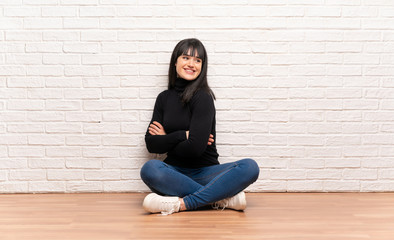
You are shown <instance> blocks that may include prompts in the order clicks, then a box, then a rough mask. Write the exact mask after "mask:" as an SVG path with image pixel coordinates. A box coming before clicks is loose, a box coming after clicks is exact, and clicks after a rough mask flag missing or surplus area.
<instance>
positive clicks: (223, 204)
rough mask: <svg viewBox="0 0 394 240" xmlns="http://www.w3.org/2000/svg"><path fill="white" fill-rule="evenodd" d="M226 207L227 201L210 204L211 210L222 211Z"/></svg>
mask: <svg viewBox="0 0 394 240" xmlns="http://www.w3.org/2000/svg"><path fill="white" fill-rule="evenodd" d="M227 206H228V200H227V199H223V200H221V201H218V202H215V203H213V204H212V208H213V209H215V210H219V208H221V210H222V211H223V210H224V209H225V208H226V207H227Z"/></svg>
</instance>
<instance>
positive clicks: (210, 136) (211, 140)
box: [186, 131, 215, 145]
mask: <svg viewBox="0 0 394 240" xmlns="http://www.w3.org/2000/svg"><path fill="white" fill-rule="evenodd" d="M186 139H189V131H186ZM214 141H215V140H214V139H213V135H212V134H209V139H208V145H212V143H213V142H214Z"/></svg>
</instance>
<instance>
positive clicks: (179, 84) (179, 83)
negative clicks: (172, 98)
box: [174, 78, 190, 92]
mask: <svg viewBox="0 0 394 240" xmlns="http://www.w3.org/2000/svg"><path fill="white" fill-rule="evenodd" d="M189 83H190V81H187V80H185V79H183V78H177V79H176V80H175V86H174V89H175V91H177V92H183V91H184V90H185V88H186V87H187V85H189Z"/></svg>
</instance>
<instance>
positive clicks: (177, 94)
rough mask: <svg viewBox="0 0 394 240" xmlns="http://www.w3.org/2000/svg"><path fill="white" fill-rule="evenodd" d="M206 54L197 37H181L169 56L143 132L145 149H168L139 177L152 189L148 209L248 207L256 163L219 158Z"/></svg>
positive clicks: (165, 212)
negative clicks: (160, 89)
mask: <svg viewBox="0 0 394 240" xmlns="http://www.w3.org/2000/svg"><path fill="white" fill-rule="evenodd" d="M207 67H208V58H207V53H206V50H205V47H204V46H203V44H202V43H201V42H200V41H199V40H197V39H193V38H192V39H185V40H182V41H180V42H179V43H178V44H177V45H176V46H175V49H174V51H173V53H172V56H171V62H170V66H169V72H168V80H169V82H168V90H166V91H163V92H162V93H160V94H159V95H158V97H157V99H156V103H155V107H154V111H153V117H152V120H151V122H150V124H149V127H148V130H147V132H146V135H145V142H146V146H147V148H148V151H149V152H151V153H167V158H166V159H165V160H164V162H162V161H159V160H150V161H148V162H146V163H145V164H144V166H143V167H142V169H141V178H142V180H143V181H144V182H145V184H146V185H147V186H148V187H149V188H150V189H151V190H152V191H153V193H151V194H149V195H148V196H146V198H145V199H144V202H143V207H144V209H145V210H146V211H148V212H151V213H158V212H161V213H162V214H165V215H166V214H171V213H174V212H179V211H185V210H194V209H197V208H199V207H202V206H205V205H209V204H212V205H213V206H214V208H216V209H217V208H219V207H220V208H222V209H224V208H231V209H235V210H244V209H245V208H246V199H245V193H244V192H243V190H244V189H245V188H246V187H248V186H249V185H250V184H252V183H253V182H255V181H256V180H257V178H258V175H259V167H258V165H257V164H256V162H255V161H254V160H252V159H243V160H240V161H237V162H233V163H226V164H219V162H218V156H219V155H218V153H217V151H216V143H215V141H214V139H215V137H216V126H215V124H216V120H215V106H214V102H213V101H214V99H215V96H214V94H213V92H212V90H211V89H210V88H209V86H208V82H207Z"/></svg>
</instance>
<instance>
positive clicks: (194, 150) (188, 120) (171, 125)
mask: <svg viewBox="0 0 394 240" xmlns="http://www.w3.org/2000/svg"><path fill="white" fill-rule="evenodd" d="M189 83H190V82H189V81H186V80H184V79H177V80H176V82H175V87H174V88H173V89H169V90H165V91H163V92H161V93H160V94H159V95H158V96H157V99H156V103H155V108H154V110H153V117H152V120H151V122H150V123H152V122H153V121H157V122H159V123H160V124H161V125H163V127H164V130H165V131H166V135H151V134H150V133H149V129H148V130H147V131H146V135H145V142H146V147H147V148H148V151H149V152H150V153H167V158H166V159H165V160H164V162H165V163H168V164H171V165H174V166H179V167H186V168H199V167H205V166H210V165H215V164H219V162H218V156H219V155H218V153H217V150H216V143H215V142H214V143H212V145H208V144H207V143H208V139H209V134H212V135H213V136H214V139H215V140H216V127H215V124H216V120H215V105H214V103H213V98H212V96H211V95H210V94H209V93H207V92H205V91H203V90H199V91H197V92H196V93H195V94H194V96H193V97H192V99H191V100H190V101H189V102H188V103H187V104H186V105H183V104H182V101H181V97H180V94H182V92H183V91H184V89H185V87H186V86H187V85H188V84H189ZM186 131H189V138H188V139H186Z"/></svg>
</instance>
